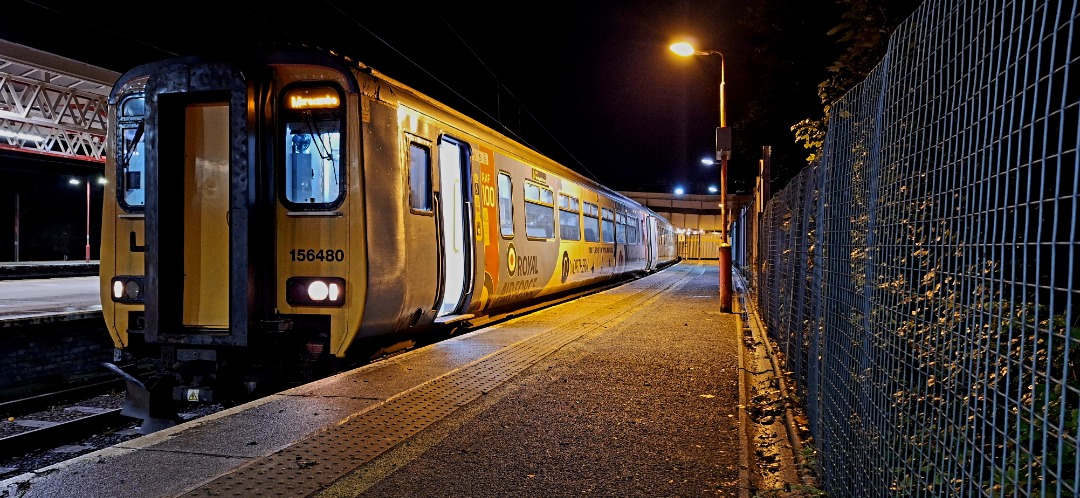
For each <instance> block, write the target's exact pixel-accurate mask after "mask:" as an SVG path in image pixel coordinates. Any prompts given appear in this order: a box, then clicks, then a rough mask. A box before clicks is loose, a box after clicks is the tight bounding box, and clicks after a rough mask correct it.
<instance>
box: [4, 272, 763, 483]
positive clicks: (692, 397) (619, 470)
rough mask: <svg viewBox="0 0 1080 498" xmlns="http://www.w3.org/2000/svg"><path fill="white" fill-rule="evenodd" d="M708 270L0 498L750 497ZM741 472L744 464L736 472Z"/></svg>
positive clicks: (663, 279)
mask: <svg viewBox="0 0 1080 498" xmlns="http://www.w3.org/2000/svg"><path fill="white" fill-rule="evenodd" d="M717 279H718V276H717V267H716V263H715V262H696V263H695V262H690V263H688V262H683V263H679V264H677V265H675V266H672V267H670V268H668V269H666V270H664V271H662V272H659V273H656V274H653V275H650V276H647V277H644V278H642V279H639V280H636V281H633V282H630V283H628V284H625V285H622V286H620V287H617V288H614V289H611V290H607V291H604V292H601V293H598V294H595V295H592V296H588V297H585V298H582V299H578V300H575V301H571V302H568V303H564V304H561V305H558V306H553V307H551V308H547V309H544V310H541V311H539V312H536V313H533V314H529V315H526V316H522V317H519V318H516V319H513V320H510V321H507V322H504V323H502V324H499V325H495V326H493V327H490V328H487V329H483V330H479V331H476V332H472V333H469V334H465V335H462V336H458V337H454V338H451V339H449V340H446V341H442V342H439V343H437V344H434V345H431V346H427V347H424V348H420V349H417V350H414V351H410V352H407V353H404V354H401V355H398V356H396V357H393V358H390V359H386V360H382V361H379V362H375V363H372V364H370V365H366V366H364V367H361V368H358V369H355V370H352V371H348V372H345V373H342V374H338V375H336V376H333V377H330V378H327V379H323V380H321V381H318V382H316V383H313V384H309V385H306V386H301V387H298V388H295V389H292V390H289V391H285V392H282V393H280V394H277V395H273V396H270V397H267V398H264V399H260V400H257V401H254V402H251V403H248V404H245V405H242V406H238V407H235V408H232V409H229V410H227V411H224V412H220V413H217V414H215V415H212V416H210V417H207V418H203V419H199V420H195V421H191V422H188V423H185V424H181V425H179V426H176V427H173V428H170V429H166V430H163V431H159V432H156V433H154V434H150V435H147V436H143V437H140V438H137V439H133V440H131V441H129V442H126V443H122V444H121V445H118V446H115V447H111V448H107V449H103V450H100V451H97V452H94V453H90V454H87V455H84V456H82V457H79V458H77V459H75V460H71V461H68V462H64V463H62V464H58V465H55V466H52V467H48V468H45V469H40V470H39V471H36V472H33V473H28V474H23V475H20V476H16V477H13V478H10V479H7V480H5V481H2V482H0V492H2V493H6V496H21V497H39V496H40V497H45V496H48V497H55V496H101V497H106V496H115V497H121V496H124V497H130V496H139V497H143V498H149V497H165V496H245V497H246V496H289V497H294V496H322V497H331V496H334V497H336V496H359V495H363V496H431V495H436V494H437V495H439V496H571V495H573V496H580V495H582V494H592V495H604V496H747V494H746V492H747V477H746V464H745V460H746V455H745V451H747V450H746V444H747V442H746V438H747V436H746V428H745V427H744V424H741V423H740V410H739V408H740V407H739V403H740V390H741V388H740V378H739V375H740V353H739V350H740V347H741V346H740V338H741V337H742V334H743V332H742V330H743V329H742V325H741V323H740V318H739V315H737V314H730V313H720V312H719V311H718V301H717ZM740 462H742V463H740Z"/></svg>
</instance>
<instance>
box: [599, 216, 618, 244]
mask: <svg viewBox="0 0 1080 498" xmlns="http://www.w3.org/2000/svg"><path fill="white" fill-rule="evenodd" d="M600 211H601V214H603V216H602V217H601V220H600V237H601V238H602V239H603V240H604V242H608V243H611V242H615V213H614V212H612V211H611V210H610V209H608V208H602V209H601V210H600Z"/></svg>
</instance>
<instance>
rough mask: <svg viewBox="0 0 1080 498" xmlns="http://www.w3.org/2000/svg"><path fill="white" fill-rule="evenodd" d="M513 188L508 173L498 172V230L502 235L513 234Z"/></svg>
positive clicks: (510, 235) (511, 235)
mask: <svg viewBox="0 0 1080 498" xmlns="http://www.w3.org/2000/svg"><path fill="white" fill-rule="evenodd" d="M513 190H514V184H513V183H512V182H511V181H510V175H508V174H506V173H499V232H500V233H501V234H502V236H503V237H513V236H514V202H513V201H514V196H513Z"/></svg>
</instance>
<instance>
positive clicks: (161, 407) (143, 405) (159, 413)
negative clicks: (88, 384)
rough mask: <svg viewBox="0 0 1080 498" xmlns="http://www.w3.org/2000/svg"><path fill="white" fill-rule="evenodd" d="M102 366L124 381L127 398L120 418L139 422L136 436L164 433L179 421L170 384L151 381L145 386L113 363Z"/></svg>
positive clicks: (161, 380)
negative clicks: (140, 423) (163, 431)
mask: <svg viewBox="0 0 1080 498" xmlns="http://www.w3.org/2000/svg"><path fill="white" fill-rule="evenodd" d="M102 365H104V366H105V368H108V369H109V370H112V371H113V372H114V373H116V374H117V375H119V376H120V377H122V378H123V379H124V383H125V384H126V385H127V394H126V395H125V397H124V407H123V408H121V409H120V414H121V415H123V416H125V417H131V418H138V419H142V421H143V423H142V425H140V426H139V434H150V433H152V432H157V431H160V430H162V429H167V428H169V427H172V426H174V425H176V424H178V423H180V422H181V421H182V419H181V417H180V415H179V414H178V413H176V410H175V409H174V408H173V389H171V388H170V382H168V380H167V379H165V378H162V377H153V378H151V379H150V381H149V385H147V384H143V382H142V381H140V380H139V379H137V378H135V376H133V375H131V374H129V373H127V372H125V371H123V370H122V369H121V368H120V367H118V366H116V365H114V364H112V363H102Z"/></svg>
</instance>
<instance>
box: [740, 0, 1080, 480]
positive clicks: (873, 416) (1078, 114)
mask: <svg viewBox="0 0 1080 498" xmlns="http://www.w3.org/2000/svg"><path fill="white" fill-rule="evenodd" d="M1078 8H1080V7H1078V3H1077V2H1074V1H1071V0H1070V1H1064V2H1056V1H1055V2H1043V1H1035V0H1028V1H1023V0H1021V1H976V0H931V1H927V2H926V3H924V4H923V5H922V6H920V7H919V9H918V10H917V11H916V12H915V13H914V14H913V15H912V16H911V18H909V19H908V20H907V21H906V22H905V23H904V24H903V25H902V26H900V28H899V29H898V30H897V31H896V33H895V34H894V35H893V37H892V39H891V40H890V48H889V51H888V53H887V55H886V56H885V58H884V59H883V60H882V62H881V63H880V65H879V66H878V67H877V68H876V69H875V70H874V71H873V72H872V73H871V74H870V76H869V77H868V78H867V79H866V80H865V81H864V82H862V83H861V84H860V85H859V86H858V87H856V88H855V89H853V90H852V91H851V92H849V93H848V94H846V95H845V96H844V97H843V98H842V99H840V100H839V101H837V102H835V103H833V104H832V105H831V107H830V115H829V130H828V133H827V135H826V139H825V144H824V147H823V150H822V154H821V156H820V159H819V160H818V162H816V163H815V164H814V165H812V166H811V167H808V168H806V169H805V170H804V171H802V172H801V173H800V174H799V175H798V176H797V177H796V178H795V179H794V180H793V181H792V182H791V183H790V184H789V185H788V186H787V187H786V188H785V189H784V190H783V191H781V192H778V193H777V194H776V195H775V196H774V197H773V198H772V199H771V200H769V202H768V204H767V208H766V210H765V212H764V213H763V214H762V215H761V217H760V218H757V217H755V216H754V214H753V213H752V212H749V211H747V212H744V217H746V218H750V219H746V218H744V219H742V220H740V223H748V224H757V225H758V226H759V227H760V229H759V230H758V231H757V232H756V233H759V234H760V235H758V240H756V241H754V243H756V244H758V246H759V248H760V254H761V261H755V262H753V263H755V264H752V265H748V266H747V268H745V270H746V271H749V272H751V273H753V275H751V277H752V278H751V279H750V280H751V281H752V282H754V283H755V285H756V289H755V291H756V295H757V296H758V299H757V301H758V302H757V304H758V309H759V310H760V312H761V313H762V315H763V317H764V318H765V321H766V324H767V327H768V330H769V334H770V336H771V337H772V339H773V340H774V341H776V342H777V344H778V346H779V348H780V349H781V350H782V352H783V353H784V358H785V362H786V363H785V366H786V369H788V370H790V371H792V372H793V374H794V376H795V378H796V380H797V381H798V386H799V391H800V395H801V399H802V401H803V403H804V405H805V409H806V411H807V413H808V415H809V416H810V418H811V432H812V434H813V437H814V444H815V446H816V448H817V450H818V452H819V455H818V461H819V462H820V464H821V467H822V469H821V470H822V481H823V484H824V485H825V488H826V490H827V491H828V492H829V493H830V494H831V495H833V496H856V497H867V496H934V497H938V496H957V497H969V496H1077V495H1080V488H1078V481H1080V466H1078V465H1080V464H1078V461H1077V455H1076V453H1077V439H1078V427H1077V422H1078V420H1077V419H1078V407H1080V313H1078V312H1077V307H1078V305H1080V276H1078V275H1080V265H1078V264H1077V261H1076V257H1077V255H1078V253H1080V243H1078V240H1080V230H1078V227H1077V225H1078V223H1077V214H1078V209H1080V194H1078V192H1080V188H1078V178H1080V159H1078V152H1077V150H1078V145H1080V132H1078V123H1080V64H1078V60H1080V52H1078V51H1077V50H1076V49H1075V47H1076V46H1077V40H1078V39H1080V33H1078V30H1080V23H1078V22H1077V20H1078ZM736 259H737V260H746V259H745V258H743V259H739V258H738V257H737V258H736Z"/></svg>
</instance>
